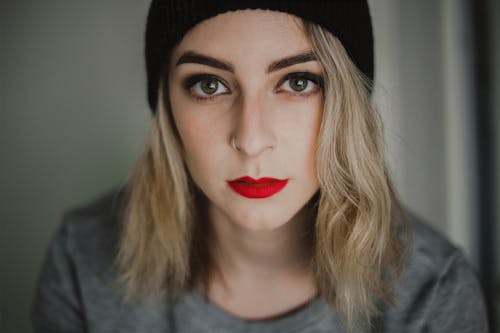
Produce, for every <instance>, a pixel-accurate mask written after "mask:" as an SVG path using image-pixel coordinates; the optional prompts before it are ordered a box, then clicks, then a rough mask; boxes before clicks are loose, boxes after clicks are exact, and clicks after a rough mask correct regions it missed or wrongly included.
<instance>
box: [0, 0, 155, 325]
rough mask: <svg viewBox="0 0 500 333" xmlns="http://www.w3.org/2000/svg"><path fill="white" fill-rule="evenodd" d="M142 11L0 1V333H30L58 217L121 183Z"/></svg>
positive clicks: (136, 135)
mask: <svg viewBox="0 0 500 333" xmlns="http://www.w3.org/2000/svg"><path fill="white" fill-rule="evenodd" d="M147 5H148V1H137V0H134V1H122V0H113V1H111V0H107V1H68V0H47V1H36V0H31V1H30V0H23V1H18V0H1V7H0V15H1V17H0V22H1V23H0V24H1V30H0V31H1V39H0V54H1V61H0V80H1V88H0V94H1V95H0V103H1V106H0V149H1V150H0V159H1V160H0V161H1V163H0V169H1V172H0V184H1V187H0V196H1V200H0V205H1V206H0V217H1V226H2V228H1V229H2V230H1V232H0V244H1V251H0V258H1V264H2V266H1V272H2V273H1V281H0V288H1V289H0V300H1V305H0V306H1V308H0V316H1V317H0V318H1V319H0V322H1V323H2V324H1V325H0V331H1V332H15V333H22V332H28V328H29V326H28V323H29V322H28V309H29V307H30V304H31V300H32V295H33V291H34V284H35V279H36V276H37V274H38V271H39V269H40V265H41V260H42V258H43V255H44V253H45V251H46V247H47V245H48V241H49V239H50V237H51V235H52V234H53V232H54V230H55V228H56V227H57V225H58V224H59V222H60V217H61V212H62V211H63V209H64V208H65V207H69V206H72V205H75V204H77V203H79V202H82V201H85V200H88V199H89V198H91V197H93V196H94V195H96V194H97V193H100V192H102V191H105V190H107V189H109V188H111V187H113V186H115V185H116V184H120V183H122V182H123V180H124V179H125V177H126V176H127V172H128V170H129V168H130V166H131V164H132V162H133V160H134V159H135V156H136V155H137V154H138V153H139V150H140V147H141V146H142V142H143V140H144V137H145V135H146V133H147V130H148V124H149V119H150V116H149V111H148V108H147V105H146V102H145V83H144V82H145V80H144V71H143V58H142V54H143V52H142V38H143V30H144V22H145V14H146V10H147Z"/></svg>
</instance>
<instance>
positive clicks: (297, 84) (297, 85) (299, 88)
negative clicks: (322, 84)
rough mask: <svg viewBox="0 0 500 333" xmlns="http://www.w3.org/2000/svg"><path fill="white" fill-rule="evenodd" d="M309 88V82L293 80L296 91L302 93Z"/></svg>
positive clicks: (293, 87)
mask: <svg viewBox="0 0 500 333" xmlns="http://www.w3.org/2000/svg"><path fill="white" fill-rule="evenodd" d="M306 88H307V81H306V80H303V79H295V80H292V89H293V90H295V91H302V90H304V89H306Z"/></svg>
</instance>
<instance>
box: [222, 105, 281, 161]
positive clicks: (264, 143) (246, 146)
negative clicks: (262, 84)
mask: <svg viewBox="0 0 500 333" xmlns="http://www.w3.org/2000/svg"><path fill="white" fill-rule="evenodd" d="M237 104H238V105H237V106H236V108H237V110H235V111H236V122H235V126H234V130H233V132H232V133H231V134H232V135H231V138H230V143H231V144H233V145H235V146H236V148H237V150H238V151H239V152H240V153H242V154H245V155H247V156H249V157H255V156H258V155H261V154H263V153H264V152H266V151H268V150H272V149H274V147H275V146H276V137H275V135H274V131H273V128H274V127H275V124H273V122H272V120H271V113H272V110H271V107H270V105H269V103H266V102H265V101H264V99H263V98H261V97H259V96H254V97H250V96H246V97H245V96H242V97H241V98H240V101H239V102H238V103H237ZM233 140H234V141H233Z"/></svg>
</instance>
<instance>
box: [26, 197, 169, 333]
mask: <svg viewBox="0 0 500 333" xmlns="http://www.w3.org/2000/svg"><path fill="white" fill-rule="evenodd" d="M125 195H126V189H125V188H117V189H113V190H112V191H109V192H107V193H105V194H103V195H100V196H99V197H97V198H96V199H93V200H91V201H89V202H87V203H84V204H81V205H78V206H75V207H73V208H71V209H68V210H67V211H66V212H65V213H64V217H63V221H62V224H61V226H60V228H59V230H58V232H57V233H56V235H55V237H54V238H53V240H52V242H51V245H50V248H49V251H48V253H47V257H46V260H45V264H44V266H43V268H42V272H41V274H40V277H39V284H38V288H37V296H36V300H35V302H34V306H33V311H32V320H33V324H34V327H35V328H36V329H35V331H36V332H45V331H51V332H52V331H53V332H59V331H61V332H63V331H64V332H69V331H71V332H73V331H74V332H77V331H78V332H79V331H89V332H103V331H106V330H104V328H106V327H107V328H113V331H117V332H119V331H122V332H124V331H126V332H146V331H154V330H155V329H160V330H163V329H164V328H165V327H166V323H165V318H164V314H165V311H166V308H165V304H163V303H162V302H157V301H156V300H154V301H151V302H144V303H142V302H134V301H128V302H126V301H125V299H124V294H123V289H122V286H121V285H120V284H119V282H118V271H117V268H116V265H115V258H116V254H117V251H118V246H119V238H120V225H121V215H122V211H123V208H124V204H125ZM165 329H166V328H165Z"/></svg>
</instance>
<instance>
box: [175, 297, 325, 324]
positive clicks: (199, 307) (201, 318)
mask: <svg viewBox="0 0 500 333" xmlns="http://www.w3.org/2000/svg"><path fill="white" fill-rule="evenodd" d="M179 301H180V304H179V305H180V306H181V307H182V308H184V309H183V310H186V311H188V312H189V313H191V314H193V316H190V317H191V318H193V320H196V321H198V323H199V324H200V325H204V326H205V325H207V324H209V325H212V324H213V325H216V326H217V327H221V328H224V329H225V330H226V329H227V330H233V331H253V330H256V331H258V332H273V333H274V332H287V331H288V332H291V331H300V329H301V328H303V327H306V326H311V325H312V324H313V323H314V322H318V323H319V322H320V321H322V319H323V318H325V317H327V316H329V315H331V314H332V311H331V310H330V308H329V306H328V305H327V304H326V302H325V301H324V300H323V299H322V298H321V297H320V296H316V297H314V298H313V299H311V300H310V301H308V302H307V303H305V304H303V305H301V306H299V307H298V308H296V309H293V310H291V311H290V312H287V313H285V314H283V315H280V316H277V317H273V318H270V319H260V320H250V319H243V318H240V317H238V316H236V315H234V314H231V313H229V312H227V311H225V310H224V309H222V308H220V307H219V306H218V305H216V304H214V303H212V302H210V300H209V299H208V298H207V297H206V295H205V294H203V293H202V292H201V291H199V290H197V289H192V290H190V291H188V292H187V293H186V294H185V295H184V296H183V297H182V298H181V299H180V300H179Z"/></svg>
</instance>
